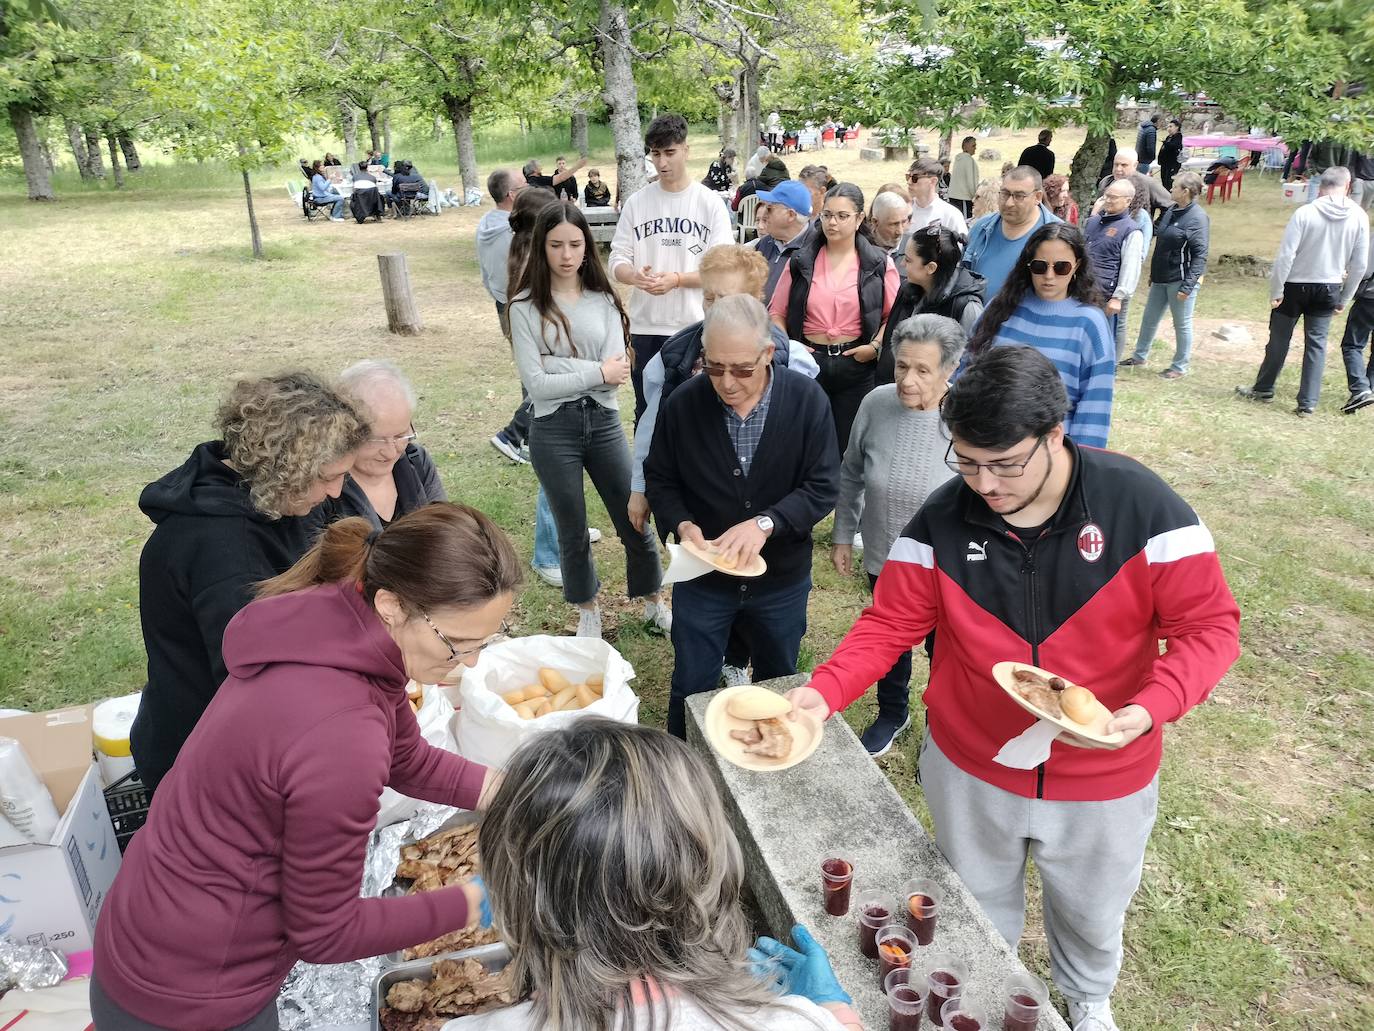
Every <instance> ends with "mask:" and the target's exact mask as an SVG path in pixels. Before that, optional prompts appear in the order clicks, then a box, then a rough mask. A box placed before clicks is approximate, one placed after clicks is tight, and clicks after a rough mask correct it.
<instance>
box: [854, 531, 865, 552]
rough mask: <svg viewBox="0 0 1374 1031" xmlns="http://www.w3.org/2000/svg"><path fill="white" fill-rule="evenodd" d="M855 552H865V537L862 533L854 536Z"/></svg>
mask: <svg viewBox="0 0 1374 1031" xmlns="http://www.w3.org/2000/svg"><path fill="white" fill-rule="evenodd" d="M854 550H855V551H863V550H864V535H863V534H861V533H856V534H855V535H854Z"/></svg>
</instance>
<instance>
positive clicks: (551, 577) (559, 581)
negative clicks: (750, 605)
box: [530, 565, 563, 587]
mask: <svg viewBox="0 0 1374 1031" xmlns="http://www.w3.org/2000/svg"><path fill="white" fill-rule="evenodd" d="M530 568H531V569H533V570H534V575H535V576H537V577H539V579H541V580H543V581H544V582H545V583H546V584H548V585H549V586H550V587H562V586H563V570H562V569H560V568H559V567H558V566H535V565H532V566H530Z"/></svg>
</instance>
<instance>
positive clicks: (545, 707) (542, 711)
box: [529, 698, 553, 719]
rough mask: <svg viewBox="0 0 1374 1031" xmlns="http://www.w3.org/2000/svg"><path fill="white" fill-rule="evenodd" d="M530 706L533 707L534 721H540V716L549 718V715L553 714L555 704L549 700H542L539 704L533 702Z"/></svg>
mask: <svg viewBox="0 0 1374 1031" xmlns="http://www.w3.org/2000/svg"><path fill="white" fill-rule="evenodd" d="M529 704H530V705H532V706H533V714H534V715H533V718H534V719H538V718H539V717H540V716H547V715H548V714H549V713H551V712H553V702H552V700H550V699H548V698H540V699H539V700H538V701H537V702H531V703H529Z"/></svg>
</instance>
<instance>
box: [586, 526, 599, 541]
mask: <svg viewBox="0 0 1374 1031" xmlns="http://www.w3.org/2000/svg"><path fill="white" fill-rule="evenodd" d="M587 540H589V541H591V542H592V543H593V544H596V543H598V542H599V541H600V540H601V531H600V530H598V529H597V528H596V527H595V526H589V527H587Z"/></svg>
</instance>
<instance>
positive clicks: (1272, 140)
mask: <svg viewBox="0 0 1374 1031" xmlns="http://www.w3.org/2000/svg"><path fill="white" fill-rule="evenodd" d="M1183 145H1184V146H1185V147H1235V148H1237V149H1238V150H1253V151H1256V152H1259V153H1263V152H1264V151H1266V150H1271V149H1275V148H1277V149H1278V150H1281V151H1283V152H1284V153H1285V154H1286V153H1288V147H1287V145H1285V144H1284V142H1283V140H1282V139H1280V138H1279V137H1277V136H1185V137H1183Z"/></svg>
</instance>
